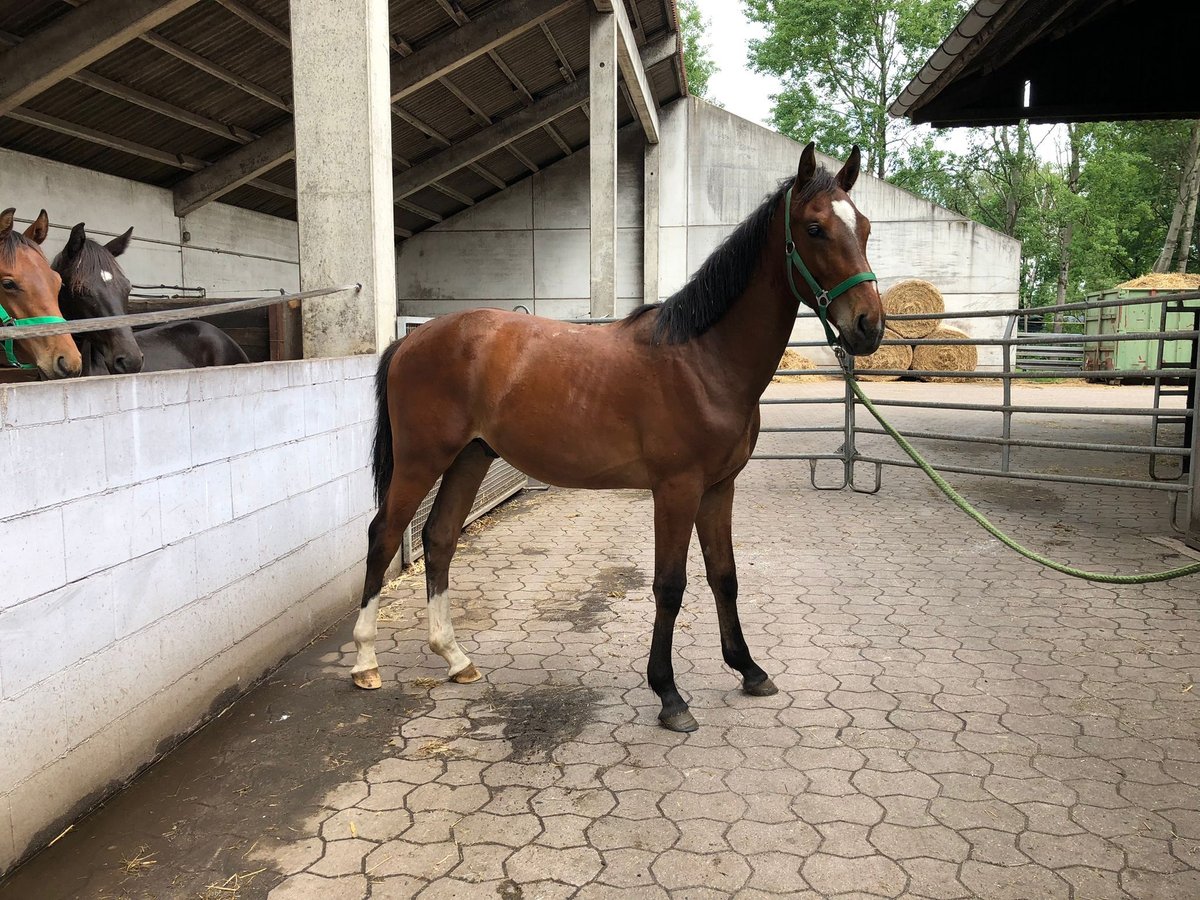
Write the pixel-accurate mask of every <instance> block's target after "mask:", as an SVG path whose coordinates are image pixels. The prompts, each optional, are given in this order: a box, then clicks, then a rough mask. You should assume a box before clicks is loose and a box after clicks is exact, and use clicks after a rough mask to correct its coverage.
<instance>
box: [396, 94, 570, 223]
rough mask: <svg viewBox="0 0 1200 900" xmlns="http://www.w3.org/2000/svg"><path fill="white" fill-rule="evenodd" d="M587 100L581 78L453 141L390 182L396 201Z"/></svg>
mask: <svg viewBox="0 0 1200 900" xmlns="http://www.w3.org/2000/svg"><path fill="white" fill-rule="evenodd" d="M587 99H588V86H587V81H585V80H583V79H580V80H579V81H576V82H573V83H572V84H569V85H567V86H565V87H563V88H560V89H559V90H557V91H555V92H554V93H552V94H548V95H547V96H545V97H543V98H542V99H541V100H539V101H537V102H536V103H534V104H533V106H528V107H526V108H525V109H523V110H521V111H520V112H517V113H514V114H513V115H511V116H508V117H507V118H505V119H501V120H500V121H499V122H497V123H496V124H495V125H492V126H491V127H490V128H485V129H483V130H482V131H480V132H478V133H476V134H473V135H471V136H470V137H469V138H465V139H463V140H461V141H458V142H456V143H455V144H454V145H453V146H452V147H450V148H449V149H447V150H443V151H442V152H441V153H439V154H438V155H437V156H433V157H430V158H429V159H427V160H425V161H424V162H421V163H418V164H417V165H415V166H413V167H412V168H411V169H409V170H408V171H407V172H404V173H403V174H401V175H397V176H396V177H395V178H394V179H392V193H393V194H394V195H395V197H396V199H397V200H399V199H403V198H404V197H407V196H409V195H410V194H415V193H416V192H417V191H419V190H421V189H422V188H424V187H427V186H428V185H430V184H432V183H433V182H435V181H439V180H440V179H442V178H445V177H446V176H447V175H449V174H451V173H453V172H457V171H458V170H459V169H461V168H463V167H465V166H469V165H471V164H472V163H475V162H477V161H478V160H480V159H483V158H484V157H485V156H487V155H488V154H490V153H494V152H495V151H496V150H499V149H500V148H501V147H503V146H504V145H505V144H507V143H509V142H511V141H515V140H517V139H518V138H520V137H524V136H525V135H527V134H529V133H530V132H531V131H536V130H537V129H539V128H541V127H542V125H544V124H545V123H547V122H551V121H553V120H554V119H557V118H558V117H559V116H561V115H563V114H564V113H567V112H570V111H571V110H573V109H575V108H576V107H579V106H582V105H583V104H584V103H586V102H587Z"/></svg>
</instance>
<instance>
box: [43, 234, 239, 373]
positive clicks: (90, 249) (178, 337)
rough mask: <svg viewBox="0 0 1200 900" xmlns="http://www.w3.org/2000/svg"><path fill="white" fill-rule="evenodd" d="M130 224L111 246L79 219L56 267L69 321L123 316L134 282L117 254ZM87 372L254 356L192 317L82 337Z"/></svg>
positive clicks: (194, 365)
mask: <svg viewBox="0 0 1200 900" xmlns="http://www.w3.org/2000/svg"><path fill="white" fill-rule="evenodd" d="M132 238H133V229H132V228H130V229H129V230H128V231H126V232H125V233H124V234H122V235H120V236H119V237H115V238H113V239H112V240H111V241H109V242H108V243H107V244H100V243H97V242H96V241H94V240H92V239H91V238H89V237H88V236H87V229H86V226H85V225H84V223H83V222H80V223H79V224H78V225H76V226H75V227H74V228H72V229H71V236H70V237H69V238H68V239H67V244H66V246H65V247H64V248H63V250H62V252H61V253H60V254H59V255H58V256H56V257H55V259H54V268H55V270H56V271H58V272H59V274H60V275H62V279H63V286H62V294H61V296H60V301H61V304H62V309H63V315H65V316H66V317H67V318H68V319H82V318H96V317H101V316H123V315H125V314H126V313H127V312H128V311H129V292H130V290H131V285H130V283H129V279H128V278H127V277H126V276H125V272H124V271H123V270H122V269H121V266H120V264H119V263H118V262H117V257H118V256H120V255H121V254H123V253H124V252H125V251H126V250H127V249H128V248H129V242H130V240H131V239H132ZM80 350H81V351H82V352H83V360H84V374H85V375H107V374H110V373H112V374H121V373H133V372H165V371H168V370H171V369H199V368H204V367H206V366H230V365H234V364H236V363H248V362H250V359H249V358H248V357H247V356H246V353H245V351H243V350H242V348H241V347H239V346H238V344H237V342H236V341H235V340H234V339H233V338H231V337H230V336H229V335H227V334H226V333H225V332H224V331H222V330H221V329H220V328H218V327H217V326H216V325H213V324H211V323H210V322H205V321H203V320H200V319H187V320H185V321H182V322H168V323H166V324H163V325H151V326H149V327H142V328H136V329H132V328H129V327H127V326H126V327H121V328H113V329H110V330H108V331H96V332H90V333H88V334H84V335H81V336H80Z"/></svg>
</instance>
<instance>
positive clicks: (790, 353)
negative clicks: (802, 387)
mask: <svg viewBox="0 0 1200 900" xmlns="http://www.w3.org/2000/svg"><path fill="white" fill-rule="evenodd" d="M816 367H817V364H816V363H814V362H813V361H812V360H811V359H809V358H808V357H807V356H804V355H802V354H800V353H797V352H796V351H795V350H793V349H792V348H791V347H789V348H788V349H786V350H784V351H783V357H782V358H781V359H780V360H779V366H778V368H780V369H815V368H816ZM771 380H772V381H773V382H775V383H776V384H803V383H805V382H809V381H825V380H826V376H825V375H775V376H774V377H773V378H772V379H771Z"/></svg>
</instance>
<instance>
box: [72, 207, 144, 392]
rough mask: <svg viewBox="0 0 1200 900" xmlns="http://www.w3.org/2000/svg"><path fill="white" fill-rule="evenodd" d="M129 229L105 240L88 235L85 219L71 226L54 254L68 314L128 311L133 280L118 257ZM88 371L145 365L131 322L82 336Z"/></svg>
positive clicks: (125, 369)
mask: <svg viewBox="0 0 1200 900" xmlns="http://www.w3.org/2000/svg"><path fill="white" fill-rule="evenodd" d="M132 237H133V229H132V228H130V229H129V230H128V231H126V232H125V233H124V234H122V235H120V236H119V237H115V238H113V239H112V240H111V241H109V242H108V243H107V244H100V243H97V242H96V241H93V240H92V239H91V238H89V237H88V236H87V231H86V229H85V227H84V223H83V222H80V223H79V224H78V225H76V226H75V227H74V228H72V229H71V236H70V237H69V238H68V239H67V245H66V246H65V247H64V248H63V250H62V252H61V253H59V254H58V256H56V257H55V258H54V270H55V271H56V272H58V274H59V275H60V276H62V289H61V291H60V293H59V303H60V305H61V306H62V311H63V315H64V316H66V317H67V318H68V319H95V318H102V317H107V316H123V315H125V313H126V311H127V308H128V304H129V290H130V283H129V279H128V278H126V277H125V273H124V272H123V271H122V270H121V266H120V264H119V263H118V262H117V259H116V258H117V257H118V256H120V255H121V254H122V253H124V252H125V251H126V249H128V247H129V241H130V238H132ZM80 346H81V348H82V349H83V350H84V351H85V352H84V356H85V363H86V365H87V367H88V368H89V370H90V371H89V372H88V374H95V375H103V374H106V373H108V372H112V373H115V374H125V373H132V372H140V371H141V370H142V362H143V360H142V351H141V349H140V348H139V347H138V344H137V341H136V340H134V337H133V330H132V329H131V328H128V327H124V328H112V329H109V330H107V331H94V332H90V333H88V334H86V335H83V336H82V337H81V339H80Z"/></svg>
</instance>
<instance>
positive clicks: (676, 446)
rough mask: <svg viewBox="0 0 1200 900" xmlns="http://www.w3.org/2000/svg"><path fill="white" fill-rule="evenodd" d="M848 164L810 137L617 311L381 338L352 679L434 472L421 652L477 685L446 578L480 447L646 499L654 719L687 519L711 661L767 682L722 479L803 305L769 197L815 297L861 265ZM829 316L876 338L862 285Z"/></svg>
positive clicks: (877, 313) (732, 466) (746, 678)
mask: <svg viewBox="0 0 1200 900" xmlns="http://www.w3.org/2000/svg"><path fill="white" fill-rule="evenodd" d="M858 169H859V151H858V148H857V147H855V148H854V150H853V151H852V152H851V154H850V158H849V159H848V160H847V162H846V164H845V165H844V166H843V167H842V169H841V171H839V172H838V174H837V175H836V176H831V175H830V174H829V173H828V172H827V171H826V170H824V169H820V170H818V169H817V166H816V154H815V152H814V148H813V145H812V144H809V145H808V146H807V147H806V148H805V149H804V152H803V154H802V155H801V157H800V165H799V169H798V171H797V174H796V178H795V181H794V182H793V181H792V180H791V179H788V180H787V181H785V182H784V183H783V184H782V185H781V186H780V187H779V189H778V190H777V191H776V192H775V193H774V194H773V195H772V196H771V197H769V198H768V199H767V200H766V201H765V202H764V203H763V204H762V206H761V207H760V208H759V209H758V210H757V211H756V212H754V213H753V214H752V215H751V216H750V217H749V218H748V219H747V220H746V221H745V222H743V223H742V225H741V226H739V227H738V229H737V230H736V231H735V232H734V233H733V234H732V235H731V236H730V237H729V238H728V239H727V240H726V241H725V243H724V244H722V245H721V246H720V247H719V248H717V250H716V251H714V253H713V254H712V256H710V257H709V259H708V260H707V261H706V262H705V263H704V265H702V266H701V267H700V270H699V271H698V272H697V273H696V275H695V276H694V277H693V278H692V280H691V281H690V282H689V283H688V284H687V285H686V286H685V287H684V288H683V289H682V290H680V291H679V292H678V293H677V294H675V295H674V296H673V297H671V298H670V299H669V300H667V301H666V302H665V303H663V304H661V305H652V306H645V307H642V308H641V309H638V310H635V311H634V312H633V313H632V314H630V316H629V317H627V318H626V319H625V320H623V321H621V322H617V323H613V324H611V325H572V324H569V323H565V322H559V321H554V320H551V319H542V318H537V317H533V316H528V315H521V314H516V313H508V312H501V311H496V310H483V309H480V310H470V311H466V312H462V313H456V314H453V315H447V316H444V317H442V318H439V319H437V320H435V321H433V322H430V323H428V324H426V325H422V326H421V327H420V328H419V329H417V330H416V331H415V332H414V333H413V334H412V335H410V336H408V337H407V338H405V339H404V340H403V342H397V343H395V344H393V345H392V346H391V347H389V348H388V350H387V351H386V352H385V353H384V355H383V359H382V360H381V362H380V366H379V374H378V377H377V382H376V387H377V394H378V398H379V419H378V424H377V431H376V436H375V459H374V463H375V482H376V491H377V494H378V497H379V502H380V509H379V513H378V514H377V515H376V516H375V519H374V521H372V523H371V528H370V549H369V551H368V555H367V574H366V582H365V584H364V587H363V596H362V609H361V611H360V613H359V617H358V622H357V624H356V625H355V628H354V640H355V644H356V646H357V648H358V658H357V661H356V664H355V666H354V668H353V675H354V682H355V684H357V685H358V686H359V687H363V688H377V687H379V686H380V684H381V680H380V676H379V668H378V663H377V661H376V657H375V631H376V619H377V614H378V608H379V591H380V589H381V587H382V584H383V578H384V572H385V570H386V569H387V567H388V565H389V564H390V562H391V560H392V558H393V557H394V556H395V554H396V551H397V549H398V548H399V546H400V541H401V535H402V533H403V531H404V529H405V527H406V526H407V525H408V523H409V522H410V521H411V519H412V517H413V515H414V513H415V512H416V509H417V506H418V504H419V503H420V502H421V499H422V498H423V497H424V496H425V495H426V494H427V492H428V491H429V490H430V488H432V487H433V485H434V483H435V481H436V480H437V478H438V476H439V475H440V476H442V485H441V488H440V489H439V491H438V494H437V498H436V500H435V502H434V505H433V509H432V511H431V512H430V515H429V520H428V522H427V523H426V525H425V529H424V532H423V535H422V539H423V541H424V546H425V560H426V562H425V578H426V590H427V593H428V600H429V645H430V647H431V648H432V649H433V650H434V651H435V652H436V653H438V654H439V655H440V656H442V657H443V658H444V659H445V660H446V662H447V663H448V664H449V671H450V677H451V679H453V680H454V681H458V682H471V681H475V680H476V679H478V678H479V677H480V674H479V672H478V670H476V668H475V666H474V665H473V664H472V663H471V661H470V660H469V659H468V658H467V656H466V654H464V653H463V651H462V649H461V648H460V647H459V645H458V643H457V641H456V640H455V637H454V628H453V626H452V624H451V621H450V609H449V603H448V599H447V590H448V587H449V567H450V561H451V559H452V557H453V556H454V550H455V546H456V544H457V542H458V537H459V533H460V531H461V529H462V524H463V520H464V519H465V517H466V514H467V512H468V510H469V508H470V506H471V502H472V500H473V499H474V497H475V493H476V491H477V490H478V489H479V485H480V483H481V482H482V480H483V477H484V475H485V473H486V472H487V468H488V465H489V464H490V462H491V458H492V457H493V456H496V455H498V456H502V457H503V458H504V459H506V460H508V461H509V462H510V463H512V464H513V465H514V466H516V467H517V468H518V469H520V470H521V471H523V472H526V473H528V474H529V475H531V476H533V477H534V478H537V479H540V480H542V481H545V482H548V483H550V484H555V485H560V486H563V487H574V488H641V489H648V490H650V491H651V492H652V493H653V496H654V543H655V548H654V549H655V559H654V600H655V604H656V611H655V618H654V633H653V637H652V639H651V644H650V663H649V669H648V676H649V682H650V687H651V688H653V689H654V691H655V693H656V694H657V695H658V697H659V699H660V700H661V701H662V712H661V713H660V714H659V719H660V721H661V722H662V724H663V725H665V726H666V727H667V728H670V729H672V730H675V731H692V730H694V729H695V728H696V727H697V724H696V720H695V718H693V716H692V714H691V713H690V712H689V711H688V707H687V704H686V703H685V702H684V700H683V698H682V697H681V696H680V694H679V691H678V690H677V689H676V687H675V676H674V671H673V669H672V665H671V643H672V639H673V633H674V629H675V617H676V615H677V614H678V612H679V608H680V604H681V602H682V599H683V592H684V587H685V585H686V572H685V564H686V561H687V550H688V544H689V542H690V540H691V534H692V528H693V527H695V529H696V532H697V534H698V536H699V538H700V547H701V549H702V550H703V552H704V561H705V566H706V569H707V574H708V583H709V586H710V587H711V588H712V591H713V595H714V596H715V598H716V603H717V614H718V618H719V621H720V627H721V648H722V652H723V655H724V658H725V661H726V663H728V665H730V666H731V667H732V668H734V669H736V670H737V671H738V672H740V673H741V675H742V679H743V681H742V685H743V690H745V691H746V692H747V693H749V694H753V695H756V696H765V695H768V694H773V693H775V690H776V688H775V685H774V684H773V683H772V682H771V679H770V678H768V677H767V673H766V672H764V671H763V670H762V669H761V668H759V666H758V665H757V664H756V663H755V662H754V660H753V659H752V658H751V656H750V650H749V648H748V647H747V646H746V640H745V638H744V637H743V636H742V628H741V624H740V622H739V621H738V615H737V572H736V569H735V566H734V558H733V540H732V533H731V521H730V520H731V513H732V509H733V486H734V479H735V478H736V477H737V475H738V473H739V472H741V470H742V467H743V466H745V465H746V461H747V460H748V459H749V458H750V454H751V452H752V451H753V449H754V444H755V441H756V440H757V437H758V427H759V413H758V400H759V397H760V396H761V395H762V392H763V391H764V390H765V389H766V387H767V385H768V384H769V383H770V381H771V376H772V375H773V374H774V372H775V368H776V366H777V364H778V362H779V358H780V356H781V355H782V353H783V350H784V347H785V346H786V344H787V341H788V338H789V336H790V335H791V332H792V326H793V324H794V322H795V319H796V312H797V309H798V306H799V302H800V300H801V299H804V301H805V302H806V303H808V304H809V305H813V304H814V303H815V298H814V294H813V291H812V290H811V289H810V288H809V287H808V284H807V282H806V281H801V280H800V279H796V283H797V285H799V286H800V288H799V290H800V291H803V292H804V293H803V296H802V295H801V294H799V293H798V292H797V290H796V289H794V288H791V287H789V270H788V268H787V267H788V266H789V265H790V264H791V263H790V262H789V261H788V255H787V253H785V244H786V243H787V239H786V238H785V236H784V231H785V226H784V221H785V209H784V205H785V202H786V200H787V198H790V200H791V209H790V220H789V221H790V225H789V228H790V230H791V235H792V239H793V241H794V243H795V248H794V249H795V250H796V251H797V252H798V253H799V254H800V257H801V258H802V259H803V261H804V262H805V263H807V266H808V269H809V270H810V271H811V273H812V276H813V277H814V278H815V280H816V282H818V283H819V284H820V285H822V286H824V287H825V289H826V290H828V289H829V287H830V286H832V285H835V284H838V285H839V287H842V285H841V284H840V283H841V282H843V281H845V280H846V279H847V278H853V276H854V275H855V274H856V273H863V272H866V271H867V270H868V269H869V267H868V265H867V261H866V245H867V236H868V234H869V232H870V223H869V222H868V221H867V219H866V218H865V217H864V216H863V215H862V214H861V213H859V212H858V210H857V208H856V207H855V206H854V204H853V203H852V202H851V201H850V199H849V197H848V192H849V191H850V189H851V188H852V187H853V185H854V182H855V180H856V179H857V177H858ZM789 188H791V192H790V193H789V192H788V189H789ZM786 249H787V250H788V251H790V250H792V249H793V248H791V247H787V248H786ZM871 277H872V278H873V276H871ZM832 293H837V291H836V290H835V291H834V292H832ZM829 318H830V319H831V320H832V323H833V324H834V325H836V326H837V329H838V331H839V332H840V342H841V344H842V346H843V347H844V348H845V349H846V350H848V351H849V352H851V353H854V354H865V353H871V352H873V351H874V350H875V348H876V347H877V346H878V345H879V341H880V339H881V338H882V337H883V309H882V306H881V304H880V300H879V293H878V291H877V290H876V287H875V285H874V284H871V283H869V282H868V283H860V284H855V285H854V286H853V287H851V288H849V289H845V293H844V294H842V295H841V296H840V297H839V298H838V299H837V300H835V301H834V302H833V303H832V305H830V306H829Z"/></svg>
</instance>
